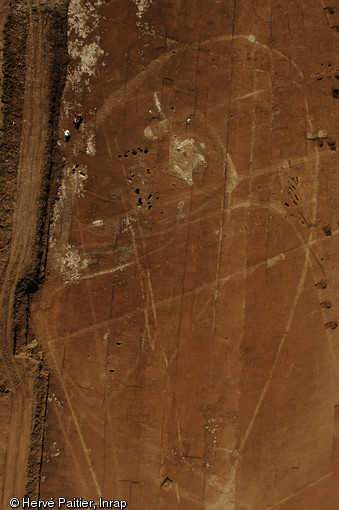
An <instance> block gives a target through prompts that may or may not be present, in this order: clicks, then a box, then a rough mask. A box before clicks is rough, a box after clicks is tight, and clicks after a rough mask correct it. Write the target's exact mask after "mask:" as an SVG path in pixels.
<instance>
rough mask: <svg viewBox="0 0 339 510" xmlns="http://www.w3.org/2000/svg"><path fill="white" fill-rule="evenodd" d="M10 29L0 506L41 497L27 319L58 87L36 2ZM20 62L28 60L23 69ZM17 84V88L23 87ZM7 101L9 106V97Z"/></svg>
mask: <svg viewBox="0 0 339 510" xmlns="http://www.w3.org/2000/svg"><path fill="white" fill-rule="evenodd" d="M37 5H38V4H37ZM20 28H21V29H22V32H21V33H20ZM6 30H7V34H6V36H7V39H5V44H11V45H12V46H14V41H13V39H15V35H14V34H13V31H15V30H16V31H18V32H19V35H18V36H17V38H18V39H19V41H18V43H17V48H15V49H16V50H17V52H18V53H19V51H20V50H21V52H23V53H21V54H20V53H19V54H18V53H17V54H15V53H14V55H15V57H16V60H14V62H13V61H12V62H10V61H8V60H7V61H5V64H6V65H7V67H6V68H5V69H6V71H7V72H8V67H10V66H13V67H14V68H15V72H16V73H17V74H16V75H15V74H14V76H13V78H14V79H16V78H17V77H18V75H19V73H20V72H21V71H22V69H23V70H24V80H23V81H22V83H24V95H23V106H22V110H21V109H20V106H19V105H18V106H17V111H16V105H15V104H8V106H7V109H6V110H5V116H6V118H5V127H4V134H3V139H6V136H7V137H8V138H9V136H10V129H8V125H9V123H11V124H12V126H13V127H12V131H13V130H17V131H18V132H19V134H20V132H21V137H20V144H19V146H18V149H19V150H18V155H17V159H16V163H17V165H16V167H13V166H12V167H11V166H10V162H11V161H10V160H8V159H6V160H5V165H4V166H3V171H4V172H5V171H7V173H8V175H10V174H13V173H14V172H15V177H14V178H15V187H16V189H15V205H14V206H13V208H14V211H13V214H12V217H11V220H10V222H11V240H10V245H9V247H7V246H5V247H4V248H3V250H2V251H3V252H4V253H6V252H8V259H7V264H6V267H5V272H4V276H3V281H2V287H1V293H0V302H1V329H2V338H1V366H2V374H1V375H2V381H3V383H2V397H1V398H2V408H3V409H4V412H3V413H2V414H1V430H3V432H4V433H3V437H2V445H1V446H2V451H3V452H4V455H3V462H2V466H3V469H2V470H1V486H2V492H1V496H2V506H3V507H5V505H6V506H7V505H8V501H9V499H10V497H12V496H13V494H17V495H18V496H17V497H22V496H24V495H25V493H26V491H27V490H28V491H29V492H30V493H32V495H35V496H37V495H38V493H39V476H40V475H39V473H40V462H41V454H42V440H43V439H42V438H43V427H44V414H45V401H46V393H47V372H46V371H44V370H43V369H42V365H41V361H40V356H39V353H38V349H37V348H36V346H35V344H36V342H33V343H32V342H31V343H30V341H29V340H30V339H29V332H28V325H27V320H28V317H27V313H28V310H29V308H28V307H29V295H30V294H31V293H32V291H34V290H36V288H37V286H38V283H37V281H38V279H39V277H40V275H39V272H40V271H41V270H39V266H40V265H41V258H42V256H41V254H42V251H43V249H44V248H43V246H42V243H43V237H42V235H40V236H39V232H40V231H41V232H42V231H43V223H42V222H43V221H44V219H43V218H42V216H41V215H42V213H43V211H44V210H45V209H46V208H45V207H44V206H43V205H42V204H41V199H42V198H45V199H46V193H44V189H45V188H46V176H47V177H48V176H49V174H48V172H49V168H48V167H49V166H50V164H51V163H50V157H49V152H50V150H51V145H50V144H51V141H50V136H51V129H50V127H49V121H50V109H51V99H50V90H51V88H52V86H53V84H52V82H51V72H50V68H51V63H52V62H51V56H52V57H53V55H52V52H51V48H52V45H51V43H50V41H49V33H50V32H53V29H52V28H51V24H50V19H48V16H46V15H45V16H44V14H43V13H41V11H40V9H36V7H35V4H30V3H28V4H26V3H25V2H18V3H17V4H16V6H15V8H13V6H12V7H11V8H10V14H9V19H8V24H7V27H6ZM26 30H27V42H26V41H25V36H26ZM20 39H21V41H20ZM23 50H24V51H23ZM9 51H10V50H9ZM21 62H24V67H23V66H22V63H21ZM13 67H12V69H13ZM20 79H22V77H21V78H20V77H19V81H20ZM14 83H15V86H16V87H17V86H18V81H14ZM5 85H6V83H5ZM12 90H13V89H10V92H12ZM12 99H13V97H12ZM5 100H6V103H9V99H8V96H6V94H5ZM12 111H14V115H12ZM18 113H19V115H18ZM13 119H14V120H13ZM6 128H7V129H6ZM8 146H9V144H8V141H5V145H4V149H3V154H4V155H5V157H6V156H7V158H8V155H10V152H9V147H8ZM6 149H7V152H6ZM4 175H5V174H4ZM2 191H3V196H2V200H3V201H6V200H7V203H8V202H10V200H11V199H12V198H13V197H11V195H10V193H11V189H10V188H9V187H8V186H7V189H6V185H5V186H4V187H3V190H2ZM6 192H7V196H6ZM9 211H10V210H8V209H7V212H9ZM34 347H35V349H34ZM8 424H10V426H8Z"/></svg>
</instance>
